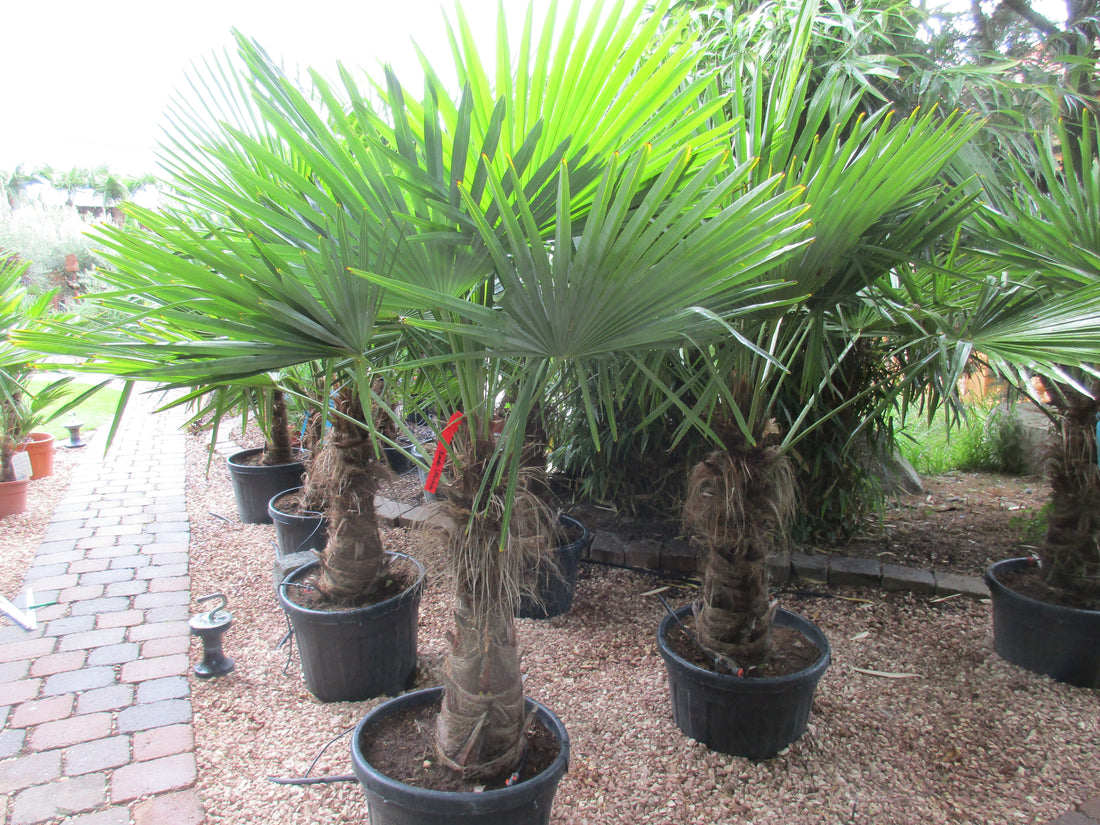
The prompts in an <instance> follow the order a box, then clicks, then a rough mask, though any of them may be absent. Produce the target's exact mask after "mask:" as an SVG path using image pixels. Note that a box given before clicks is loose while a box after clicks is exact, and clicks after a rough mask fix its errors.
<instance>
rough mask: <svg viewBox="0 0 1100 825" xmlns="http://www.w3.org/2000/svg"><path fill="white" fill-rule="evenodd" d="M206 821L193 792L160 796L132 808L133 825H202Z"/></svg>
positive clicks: (197, 796)
mask: <svg viewBox="0 0 1100 825" xmlns="http://www.w3.org/2000/svg"><path fill="white" fill-rule="evenodd" d="M205 819H206V814H205V813H204V812H203V808H202V800H201V799H200V798H199V795H198V794H197V793H196V792H195V791H191V790H188V791H177V792H176V793H169V794H160V795H158V796H154V797H153V798H152V799H147V800H145V801H144V802H141V803H140V804H138V805H137V806H135V807H134V825H165V823H172V825H202V823H203V822H204V821H205Z"/></svg>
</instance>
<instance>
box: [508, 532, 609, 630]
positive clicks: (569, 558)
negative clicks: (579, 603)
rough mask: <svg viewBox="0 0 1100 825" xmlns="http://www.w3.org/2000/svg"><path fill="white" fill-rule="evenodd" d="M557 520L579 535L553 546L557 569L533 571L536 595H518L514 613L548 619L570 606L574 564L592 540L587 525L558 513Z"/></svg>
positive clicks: (572, 592)
mask: <svg viewBox="0 0 1100 825" xmlns="http://www.w3.org/2000/svg"><path fill="white" fill-rule="evenodd" d="M558 521H559V523H561V524H562V525H563V526H564V527H565V528H566V529H568V530H570V531H571V532H573V533H577V532H578V531H579V532H580V537H579V538H577V539H576V540H575V541H571V542H569V543H568V544H563V545H561V546H560V547H555V548H554V564H555V565H556V566H557V571H554V570H552V569H550V567H549V566H548V565H544V566H542V567H540V568H539V569H538V570H536V571H534V573H533V575H535V576H536V578H537V581H536V583H535V588H536V590H535V592H537V593H538V599H534V598H531V597H530V596H524V597H523V598H521V599H520V602H519V607H518V608H517V610H516V615H517V616H518V617H520V618H521V619H549V618H550V617H551V616H561V615H562V614H564V613H568V612H569V610H570V608H572V607H573V594H574V592H576V589H577V567H578V566H579V565H580V560H581V556H583V555H584V551H585V550H587V549H588V546H589V545H590V544H592V534H591V533H590V532H588V528H587V527H585V526H584V525H583V524H581V523H580V522H579V521H577V520H576V519H574V518H570V517H569V516H564V515H563V516H558Z"/></svg>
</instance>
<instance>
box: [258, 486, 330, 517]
mask: <svg viewBox="0 0 1100 825" xmlns="http://www.w3.org/2000/svg"><path fill="white" fill-rule="evenodd" d="M304 489H305V485H302V484H299V485H298V486H297V487H288V488H287V489H285V490H283V491H282V492H281V493H276V494H275V495H273V496H272V497H271V498H269V499H268V500H267V509H268V510H269V511H272V512H275V513H278V514H279V515H280V516H290V515H293V516H296V517H299V518H324V517H325V514H324V513H322V512H319V511H317V510H307V511H306V512H305V513H288V512H287V511H286V510H280V509H278V508H277V507H276V506H275V502H276V501H277V500H278V499H279V497H280V496H285V495H286V494H287V493H293V492H295V491H296V490H304Z"/></svg>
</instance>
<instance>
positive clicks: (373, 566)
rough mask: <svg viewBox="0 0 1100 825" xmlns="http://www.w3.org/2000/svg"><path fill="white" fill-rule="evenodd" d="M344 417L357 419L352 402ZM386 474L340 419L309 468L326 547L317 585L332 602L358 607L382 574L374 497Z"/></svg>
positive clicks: (355, 430) (366, 440) (365, 442)
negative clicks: (322, 504)
mask: <svg viewBox="0 0 1100 825" xmlns="http://www.w3.org/2000/svg"><path fill="white" fill-rule="evenodd" d="M340 403H341V407H342V408H343V409H344V412H345V413H346V414H347V415H350V416H351V417H353V418H358V417H359V416H360V415H361V413H362V409H361V407H360V406H359V404H358V401H357V397H355V398H342V399H341V400H340ZM385 472H386V470H385V468H384V466H383V464H382V463H381V462H380V461H379V460H378V457H377V455H376V454H375V449H374V445H373V444H372V443H371V440H370V437H369V436H368V434H367V432H366V431H365V430H364V429H362V428H361V427H359V426H357V425H356V424H353V423H352V422H350V421H348V420H346V419H345V418H343V417H341V416H334V417H333V422H332V430H331V433H330V436H329V439H328V442H327V443H326V445H325V447H324V448H323V449H322V451H321V454H320V455H319V456H318V457H317V459H316V460H315V461H314V462H313V464H312V465H311V467H310V485H311V486H314V487H317V486H319V487H321V488H323V489H324V490H325V491H326V495H325V500H326V501H327V507H326V511H325V515H326V517H327V519H328V525H329V526H328V542H327V544H326V546H325V552H324V555H323V557H322V559H321V570H322V574H321V580H320V582H319V584H318V586H319V587H320V589H321V591H322V592H323V593H324V594H325V596H326V597H328V598H329V599H331V600H332V601H334V602H337V603H350V604H359V603H363V602H365V601H369V600H370V599H372V598H373V597H374V596H375V595H377V593H378V590H379V586H380V583H381V581H382V579H383V577H384V575H385V573H386V571H387V567H388V565H387V563H386V555H385V551H384V549H383V547H382V538H381V536H380V534H379V532H378V516H377V514H376V513H375V509H374V497H375V493H377V492H378V484H379V480H380V478H382V477H383V475H384V473H385Z"/></svg>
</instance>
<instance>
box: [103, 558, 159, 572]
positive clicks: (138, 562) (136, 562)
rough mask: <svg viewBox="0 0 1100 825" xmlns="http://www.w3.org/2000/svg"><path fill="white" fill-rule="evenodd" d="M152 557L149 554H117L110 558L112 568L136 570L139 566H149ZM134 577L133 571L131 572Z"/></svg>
mask: <svg viewBox="0 0 1100 825" xmlns="http://www.w3.org/2000/svg"><path fill="white" fill-rule="evenodd" d="M151 561H152V559H150V558H149V556H141V555H133V556H116V557H115V558H113V559H111V560H110V565H111V569H112V570H134V569H136V568H138V567H148V566H149V564H150V562H151ZM130 576H131V577H133V573H131V574H130Z"/></svg>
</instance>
